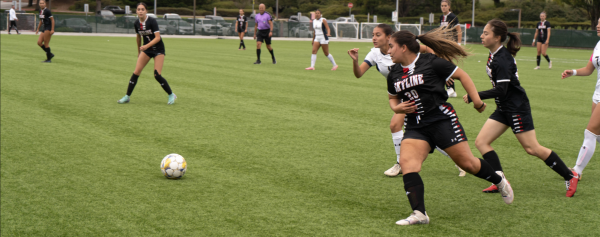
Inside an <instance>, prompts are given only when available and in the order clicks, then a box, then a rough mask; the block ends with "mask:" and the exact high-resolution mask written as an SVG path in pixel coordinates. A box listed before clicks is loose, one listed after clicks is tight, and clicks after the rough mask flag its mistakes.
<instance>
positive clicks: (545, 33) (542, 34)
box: [531, 12, 552, 70]
mask: <svg viewBox="0 0 600 237" xmlns="http://www.w3.org/2000/svg"><path fill="white" fill-rule="evenodd" d="M550 28H552V25H550V22H548V21H546V12H542V13H540V22H538V23H537V25H536V27H535V35H534V36H533V43H531V46H534V45H535V40H536V39H537V58H536V62H537V67H535V68H534V69H535V70H538V69H540V54H542V55H544V58H546V61H548V68H552V61H550V57H548V54H546V50H548V45H549V43H550Z"/></svg>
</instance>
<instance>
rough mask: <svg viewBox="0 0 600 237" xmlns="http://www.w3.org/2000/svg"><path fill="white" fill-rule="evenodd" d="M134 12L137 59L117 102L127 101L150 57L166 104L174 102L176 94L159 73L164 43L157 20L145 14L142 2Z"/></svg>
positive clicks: (163, 53)
mask: <svg viewBox="0 0 600 237" xmlns="http://www.w3.org/2000/svg"><path fill="white" fill-rule="evenodd" d="M136 12H137V15H138V19H137V20H136V21H135V22H134V23H133V27H135V32H136V33H137V34H136V39H137V46H138V60H137V64H136V65H135V71H133V75H131V79H129V86H128V87H127V95H125V96H123V98H121V99H120V100H119V101H117V102H118V103H119V104H124V103H129V97H130V96H131V93H132V92H133V89H134V88H135V85H136V84H137V81H138V78H139V77H140V74H141V73H142V70H144V67H146V64H148V62H149V61H150V59H151V58H154V78H155V79H156V81H158V83H160V85H161V86H162V88H163V89H164V90H165V92H167V94H169V101H168V102H167V104H173V103H175V99H177V96H176V95H175V94H174V93H173V91H171V87H170V86H169V83H168V82H167V80H166V79H165V78H164V77H162V75H161V72H162V68H163V63H164V62H165V45H164V44H163V41H162V38H161V37H160V31H159V29H158V22H156V20H155V19H154V18H152V17H149V16H148V15H147V13H148V12H147V7H146V4H145V3H143V2H141V3H138V4H137V6H136ZM142 40H143V41H144V44H143V45H142V44H141V43H142Z"/></svg>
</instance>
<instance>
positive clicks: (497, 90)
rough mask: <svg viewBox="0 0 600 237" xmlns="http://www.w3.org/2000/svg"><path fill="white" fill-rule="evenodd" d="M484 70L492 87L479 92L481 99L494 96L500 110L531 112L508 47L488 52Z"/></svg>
mask: <svg viewBox="0 0 600 237" xmlns="http://www.w3.org/2000/svg"><path fill="white" fill-rule="evenodd" d="M486 71H487V74H488V76H489V77H490V82H491V83H492V86H493V87H494V88H492V89H490V90H487V91H481V92H479V97H480V98H481V99H482V100H484V99H490V98H495V100H496V105H497V110H499V111H500V112H516V113H530V112H531V108H530V106H529V98H527V94H526V93H525V89H523V87H521V82H519V73H518V71H517V62H516V61H515V59H514V58H513V56H512V55H511V54H510V52H509V51H508V49H506V48H505V47H504V46H500V48H498V49H497V50H496V52H494V53H492V52H490V56H489V57H488V61H487V65H486ZM469 100H470V99H469Z"/></svg>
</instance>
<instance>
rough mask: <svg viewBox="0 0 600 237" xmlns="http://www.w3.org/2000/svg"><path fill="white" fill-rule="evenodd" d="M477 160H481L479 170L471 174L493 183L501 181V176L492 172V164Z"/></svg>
mask: <svg viewBox="0 0 600 237" xmlns="http://www.w3.org/2000/svg"><path fill="white" fill-rule="evenodd" d="M479 162H481V168H480V169H479V172H478V173H477V174H473V175H475V176H476V177H477V178H481V179H485V180H487V181H490V182H492V183H493V184H499V183H500V182H502V177H501V176H500V175H498V174H497V173H496V172H494V168H492V166H491V165H490V164H489V163H487V161H485V160H482V159H479Z"/></svg>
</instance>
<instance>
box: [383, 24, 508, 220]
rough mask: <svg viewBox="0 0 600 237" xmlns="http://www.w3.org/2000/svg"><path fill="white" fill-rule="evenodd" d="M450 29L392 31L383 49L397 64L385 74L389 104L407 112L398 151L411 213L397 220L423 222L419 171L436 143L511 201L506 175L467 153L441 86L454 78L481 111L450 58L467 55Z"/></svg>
mask: <svg viewBox="0 0 600 237" xmlns="http://www.w3.org/2000/svg"><path fill="white" fill-rule="evenodd" d="M449 30H450V29H444V28H437V29H435V30H432V31H429V32H427V33H425V34H423V35H419V36H415V35H413V34H412V33H410V32H409V31H399V32H396V33H394V34H393V35H392V38H391V41H390V42H391V43H390V48H389V50H388V53H389V55H390V57H391V58H392V61H393V62H394V63H396V64H395V65H394V66H393V67H392V70H391V71H390V73H389V74H388V77H387V83H388V93H389V103H390V107H391V109H392V110H393V111H394V112H395V113H403V114H406V119H405V132H404V139H403V140H402V144H401V150H400V166H401V168H402V174H403V180H404V190H406V195H407V196H408V201H409V202H410V205H411V207H412V210H413V213H412V214H411V215H410V216H409V217H408V218H406V219H403V220H399V221H398V222H396V224H398V225H413V224H427V223H429V217H428V216H427V213H426V212H425V205H424V192H425V189H424V184H423V180H422V179H421V176H420V175H419V172H420V171H421V166H422V164H423V162H424V161H425V159H426V158H427V155H428V154H429V153H431V152H433V150H434V149H435V147H436V146H437V147H439V148H441V149H442V150H444V151H446V152H447V153H448V155H450V157H451V158H452V160H453V161H454V162H455V163H456V164H457V165H458V166H460V167H461V168H462V169H464V170H465V171H467V172H469V173H471V174H473V175H475V176H477V177H479V178H482V179H486V180H488V181H491V182H492V183H495V184H497V185H498V187H500V190H501V193H502V198H503V199H504V202H505V203H507V204H510V203H512V201H513V198H514V194H513V192H512V188H511V187H510V184H509V183H508V182H507V181H506V179H505V178H504V177H503V176H501V175H499V174H497V173H495V172H494V169H493V168H492V166H491V165H490V164H488V163H487V162H486V161H484V160H481V159H477V158H475V156H473V153H471V149H470V148H469V143H468V142H467V137H466V135H465V131H464V128H463V126H462V125H461V123H460V122H459V121H458V116H457V115H456V112H455V111H454V108H453V107H452V105H451V104H450V103H447V102H446V100H447V99H448V94H447V93H446V91H445V90H444V86H445V85H446V82H447V81H448V80H452V79H457V80H460V81H461V84H462V85H463V87H464V88H465V90H466V91H467V93H468V94H470V95H472V97H473V100H474V101H475V109H477V110H478V111H479V112H483V110H484V109H485V106H486V105H485V103H483V101H481V100H480V99H479V95H477V88H475V84H473V81H471V78H470V77H469V75H467V73H465V72H464V71H463V70H462V69H460V68H458V67H457V66H456V65H454V64H453V63H451V62H450V61H449V60H457V59H459V58H461V57H465V56H467V52H465V51H464V49H463V48H462V47H461V46H459V45H458V44H456V42H454V41H452V40H450V39H448V38H449V37H448V36H449V35H448V34H447V33H448V32H447V31H449ZM417 40H419V41H421V43H423V44H424V45H426V46H427V47H429V48H431V49H432V50H433V51H434V52H435V53H436V54H437V55H438V56H436V55H433V54H429V53H426V54H421V53H419V50H420V45H419V43H418V42H417Z"/></svg>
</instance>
